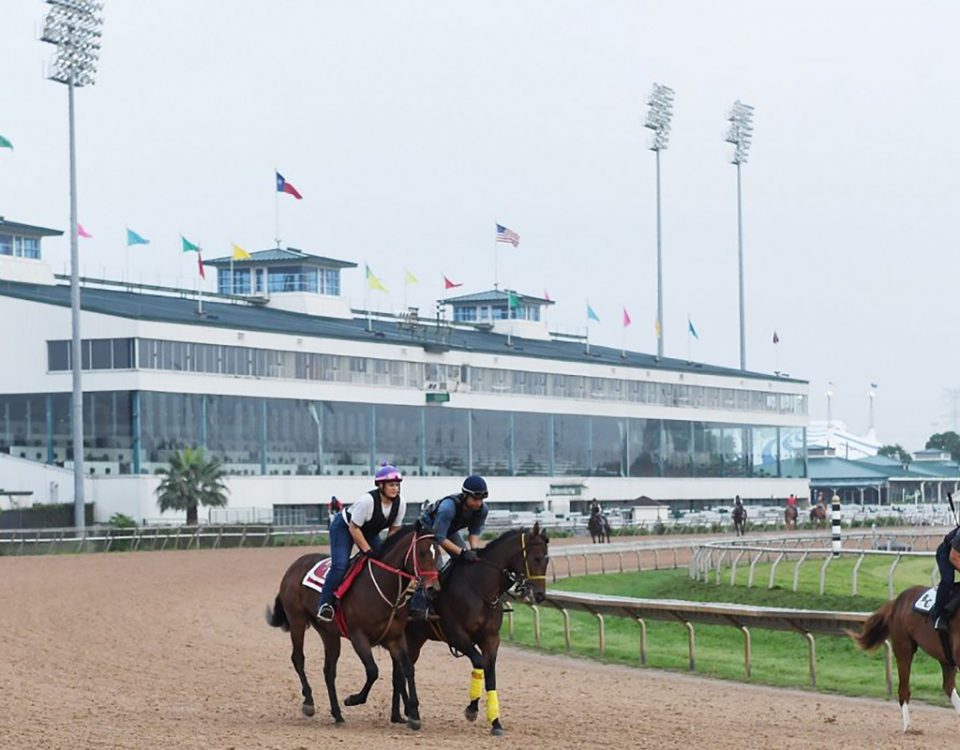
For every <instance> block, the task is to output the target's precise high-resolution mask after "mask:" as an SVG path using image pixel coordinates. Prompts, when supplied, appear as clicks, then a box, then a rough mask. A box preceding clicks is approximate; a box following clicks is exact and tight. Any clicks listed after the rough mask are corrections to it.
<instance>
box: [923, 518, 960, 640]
mask: <svg viewBox="0 0 960 750" xmlns="http://www.w3.org/2000/svg"><path fill="white" fill-rule="evenodd" d="M957 531H960V527H957V528H956V529H954V530H953V531H951V532H950V533H949V534H947V535H946V536H945V537H944V538H943V541H942V542H940V546H939V547H937V568H939V569H940V584H939V585H938V586H937V598H936V601H935V602H934V604H933V609H931V610H930V617H931V618H933V627H934V628H936V629H937V630H941V631H945V630H947V629H948V627H949V624H948V620H949V618H948V617H947V616H946V615H945V614H944V611H943V608H944V606H946V604H947V601H948V600H949V599H950V592H951V590H952V589H953V574H954V571H955V570H960V534H958V533H957Z"/></svg>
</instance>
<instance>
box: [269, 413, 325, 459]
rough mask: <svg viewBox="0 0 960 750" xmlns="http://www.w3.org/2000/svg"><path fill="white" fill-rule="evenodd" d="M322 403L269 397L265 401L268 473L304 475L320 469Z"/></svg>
mask: <svg viewBox="0 0 960 750" xmlns="http://www.w3.org/2000/svg"><path fill="white" fill-rule="evenodd" d="M322 410H323V406H322V405H318V404H316V403H314V402H313V401H302V400H293V399H270V400H269V401H268V402H267V473H268V474H291V475H306V474H318V473H320V472H319V463H318V456H319V450H318V448H319V445H320V432H319V429H318V422H319V420H320V414H321V412H322Z"/></svg>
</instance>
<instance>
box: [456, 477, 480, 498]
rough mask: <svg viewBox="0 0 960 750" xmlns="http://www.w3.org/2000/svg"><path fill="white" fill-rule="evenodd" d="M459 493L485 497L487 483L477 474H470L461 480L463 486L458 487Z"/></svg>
mask: <svg viewBox="0 0 960 750" xmlns="http://www.w3.org/2000/svg"><path fill="white" fill-rule="evenodd" d="M460 491H461V492H463V493H465V494H467V495H474V496H476V497H486V496H487V483H486V481H485V480H484V478H483V477H481V476H480V475H479V474H471V475H470V476H468V477H467V478H466V479H464V480H463V485H462V486H461V487H460Z"/></svg>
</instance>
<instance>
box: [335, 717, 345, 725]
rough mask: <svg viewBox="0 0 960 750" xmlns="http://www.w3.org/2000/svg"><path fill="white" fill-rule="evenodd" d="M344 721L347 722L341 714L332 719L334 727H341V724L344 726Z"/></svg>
mask: <svg viewBox="0 0 960 750" xmlns="http://www.w3.org/2000/svg"><path fill="white" fill-rule="evenodd" d="M346 723H347V722H345V721H344V720H343V717H342V716H341V717H339V718H337V719H334V720H333V725H334V726H335V727H342V726H344V725H345V724H346Z"/></svg>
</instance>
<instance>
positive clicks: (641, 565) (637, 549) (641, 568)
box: [634, 547, 643, 573]
mask: <svg viewBox="0 0 960 750" xmlns="http://www.w3.org/2000/svg"><path fill="white" fill-rule="evenodd" d="M634 552H636V553H637V572H638V573H640V572H642V571H643V562H642V561H641V560H640V548H639V547H637V548H636V549H634Z"/></svg>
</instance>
